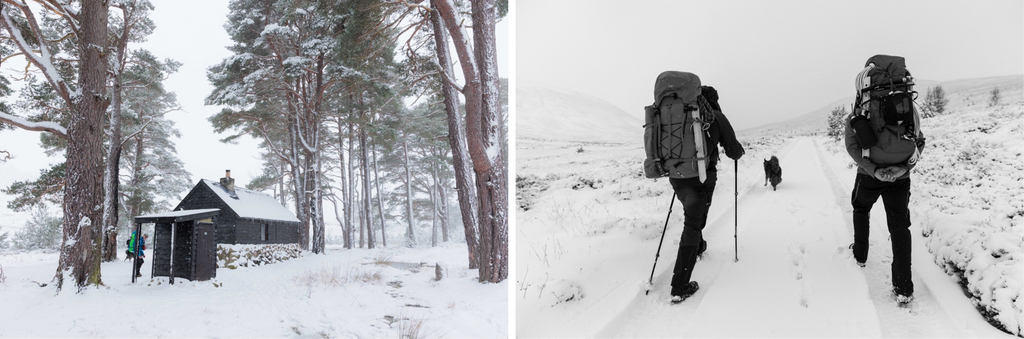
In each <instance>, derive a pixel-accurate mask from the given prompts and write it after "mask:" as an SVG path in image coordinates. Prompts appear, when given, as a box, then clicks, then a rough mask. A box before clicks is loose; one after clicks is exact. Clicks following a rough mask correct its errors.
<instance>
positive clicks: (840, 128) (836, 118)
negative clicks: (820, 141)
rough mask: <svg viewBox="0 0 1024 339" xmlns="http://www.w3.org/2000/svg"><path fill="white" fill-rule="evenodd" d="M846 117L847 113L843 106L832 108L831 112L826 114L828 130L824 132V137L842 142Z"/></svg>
mask: <svg viewBox="0 0 1024 339" xmlns="http://www.w3.org/2000/svg"><path fill="white" fill-rule="evenodd" d="M847 115H849V112H847V111H846V107H845V106H837V107H836V108H833V109H832V112H831V113H829V114H828V128H827V129H826V130H825V135H827V136H828V137H830V138H832V139H833V140H835V141H840V140H843V136H844V135H845V134H844V133H846V116H847Z"/></svg>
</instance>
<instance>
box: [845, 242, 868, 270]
mask: <svg viewBox="0 0 1024 339" xmlns="http://www.w3.org/2000/svg"><path fill="white" fill-rule="evenodd" d="M849 248H850V250H851V251H852V250H853V244H850V247H849ZM853 260H854V261H856V262H857V266H860V267H864V266H867V264H868V263H867V262H864V261H860V260H857V258H856V257H854V258H853Z"/></svg>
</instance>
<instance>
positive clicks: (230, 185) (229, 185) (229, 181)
mask: <svg viewBox="0 0 1024 339" xmlns="http://www.w3.org/2000/svg"><path fill="white" fill-rule="evenodd" d="M220 185H221V186H224V189H225V190H227V191H228V193H229V194H231V196H232V197H234V196H235V178H232V177H231V170H226V171H225V172H224V177H223V178H220Z"/></svg>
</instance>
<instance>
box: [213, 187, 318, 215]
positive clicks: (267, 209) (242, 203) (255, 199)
mask: <svg viewBox="0 0 1024 339" xmlns="http://www.w3.org/2000/svg"><path fill="white" fill-rule="evenodd" d="M203 183H204V184H206V185H207V186H209V187H210V189H211V190H213V192H215V193H217V196H218V197H220V200H223V201H224V203H225V204H227V205H228V207H231V210H233V211H235V213H237V214H238V217H239V218H251V219H266V220H282V221H291V222H299V219H298V218H296V217H295V215H294V214H292V212H289V211H288V209H286V208H284V206H281V204H280V203H278V202H277V200H274V197H272V196H270V195H269V194H266V193H263V192H257V191H250V190H247V189H244V188H241V187H238V186H235V195H237V196H238V199H235V198H232V197H231V195H230V194H228V191H227V190H225V189H224V186H221V184H220V183H219V182H216V181H213V180H207V179H203Z"/></svg>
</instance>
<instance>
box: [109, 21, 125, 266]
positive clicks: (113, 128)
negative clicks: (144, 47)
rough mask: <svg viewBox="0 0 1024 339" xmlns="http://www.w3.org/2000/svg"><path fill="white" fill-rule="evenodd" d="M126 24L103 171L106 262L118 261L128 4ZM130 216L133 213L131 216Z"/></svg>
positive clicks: (121, 43) (120, 46) (115, 73)
mask: <svg viewBox="0 0 1024 339" xmlns="http://www.w3.org/2000/svg"><path fill="white" fill-rule="evenodd" d="M121 13H122V17H123V18H124V21H125V23H124V24H123V25H122V30H121V36H120V38H119V39H117V56H116V58H117V65H116V66H117V69H115V70H114V88H113V97H114V98H113V102H112V104H113V106H114V107H113V111H112V112H110V144H108V145H107V157H106V161H107V162H106V166H107V167H106V169H105V170H104V171H103V192H104V196H103V235H104V240H105V243H104V244H103V261H107V262H110V261H115V260H117V223H118V216H117V213H118V204H117V203H118V199H117V196H118V191H119V188H120V181H121V180H120V177H119V175H120V173H119V171H120V169H121V167H120V166H119V165H120V161H121V105H122V104H123V101H122V98H121V95H122V93H123V91H124V89H123V88H122V87H121V86H122V73H124V67H125V66H124V64H125V62H127V59H128V58H127V55H126V52H127V50H128V37H129V34H130V33H131V27H132V25H129V24H128V21H130V19H129V18H130V15H129V14H128V10H127V8H126V7H124V6H122V7H121ZM129 217H130V216H129Z"/></svg>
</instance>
